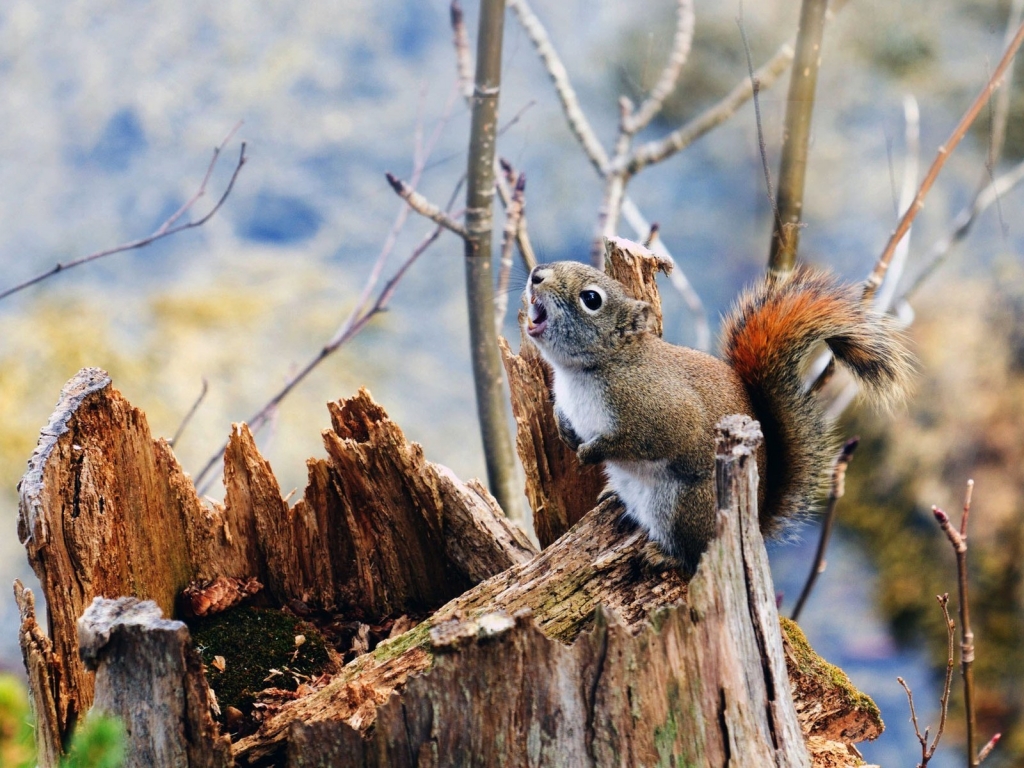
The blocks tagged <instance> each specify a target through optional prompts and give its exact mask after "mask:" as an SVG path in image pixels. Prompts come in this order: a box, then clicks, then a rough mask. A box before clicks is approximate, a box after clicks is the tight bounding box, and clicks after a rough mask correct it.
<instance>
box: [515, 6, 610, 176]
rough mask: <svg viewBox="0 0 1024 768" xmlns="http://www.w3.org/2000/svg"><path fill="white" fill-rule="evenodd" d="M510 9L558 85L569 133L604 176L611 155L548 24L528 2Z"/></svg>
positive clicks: (556, 89)
mask: <svg viewBox="0 0 1024 768" xmlns="http://www.w3.org/2000/svg"><path fill="white" fill-rule="evenodd" d="M508 7H509V8H511V9H512V12H513V13H515V15H516V18H518V19H519V23H520V24H521V25H522V27H523V30H525V32H526V35H527V37H529V38H530V42H532V43H533V47H534V48H536V49H537V55H539V56H540V58H541V61H542V62H543V63H544V67H545V69H546V70H547V73H548V76H549V77H550V78H551V82H552V83H554V86H555V93H556V94H557V95H558V100H559V101H560V102H561V103H562V111H563V112H564V113H565V118H566V120H567V121H568V123H569V130H571V131H572V133H573V135H574V136H575V137H576V139H577V141H579V143H580V146H582V147H583V151H584V152H585V153H586V155H587V157H588V158H589V160H590V162H591V163H592V164H593V166H594V167H595V168H596V169H597V171H598V173H600V174H601V175H602V176H603V175H604V172H605V167H606V166H607V165H608V153H607V152H605V149H604V147H603V146H602V145H601V140H600V139H598V138H597V134H596V133H595V132H594V128H593V126H591V124H590V121H589V120H588V119H587V116H586V115H585V114H583V110H582V109H581V108H580V101H579V98H578V97H577V96H576V89H575V88H573V87H572V83H571V82H570V80H569V73H568V72H567V71H566V69H565V64H563V63H562V59H561V57H559V55H558V51H556V50H555V46H554V45H553V44H552V43H551V38H550V37H549V36H548V33H547V30H546V29H544V25H543V24H541V22H540V19H538V18H537V14H535V13H534V12H533V9H532V8H531V7H530V5H529V3H528V2H527V1H526V0H508Z"/></svg>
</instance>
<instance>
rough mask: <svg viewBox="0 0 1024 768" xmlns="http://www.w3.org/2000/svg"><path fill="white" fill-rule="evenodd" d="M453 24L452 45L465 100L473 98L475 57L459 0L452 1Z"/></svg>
mask: <svg viewBox="0 0 1024 768" xmlns="http://www.w3.org/2000/svg"><path fill="white" fill-rule="evenodd" d="M449 12H450V14H451V22H452V44H453V45H454V47H455V69H456V71H457V72H458V74H459V92H460V93H461V94H462V96H463V98H465V99H467V100H468V99H470V98H472V97H473V55H472V53H470V50H469V35H468V34H467V33H466V21H465V18H464V16H463V13H462V5H461V4H460V3H459V0H452V4H451V7H450V9H449Z"/></svg>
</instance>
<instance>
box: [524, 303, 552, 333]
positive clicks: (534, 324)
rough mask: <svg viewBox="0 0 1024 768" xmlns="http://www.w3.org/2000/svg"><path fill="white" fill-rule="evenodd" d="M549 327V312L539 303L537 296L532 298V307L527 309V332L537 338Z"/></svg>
mask: <svg viewBox="0 0 1024 768" xmlns="http://www.w3.org/2000/svg"><path fill="white" fill-rule="evenodd" d="M547 327H548V311H547V310H546V309H544V305H543V304H541V303H540V302H539V301H537V297H536V296H531V297H530V305H529V306H528V307H527V309H526V332H527V333H528V334H530V336H532V337H533V338H537V337H538V336H540V335H541V334H542V333H544V329H545V328H547Z"/></svg>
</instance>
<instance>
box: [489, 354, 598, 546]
mask: <svg viewBox="0 0 1024 768" xmlns="http://www.w3.org/2000/svg"><path fill="white" fill-rule="evenodd" d="M498 343H499V345H500V349H501V356H502V360H503V362H504V364H505V372H506V374H507V375H508V381H509V389H510V390H511V394H512V414H513V415H514V416H515V420H516V452H517V453H518V454H519V459H520V461H522V463H523V469H524V471H525V473H526V497H527V500H528V501H529V504H530V508H531V509H532V510H533V528H534V531H535V532H536V534H537V540H538V541H540V544H541V546H542V547H547V546H549V545H550V544H551V543H552V542H553V541H555V539H557V538H558V537H559V536H561V535H562V534H563V533H565V532H566V531H567V530H569V528H571V527H572V526H573V525H575V524H576V522H577V521H578V520H579V519H580V518H581V517H583V515H585V514H586V513H587V512H588V511H590V510H591V509H593V507H594V505H595V504H596V503H597V497H598V494H600V492H601V489H602V488H603V487H604V475H603V473H602V471H601V468H600V467H597V466H586V467H584V466H581V465H580V463H579V461H577V459H576V453H575V452H574V451H573V450H571V449H570V448H569V446H567V445H566V444H565V443H564V442H563V441H562V439H561V438H560V437H559V436H558V427H557V424H556V422H555V412H554V406H553V401H552V396H551V389H550V386H551V381H550V379H551V371H550V369H549V368H548V367H547V364H546V363H545V362H544V361H543V360H542V359H541V356H540V353H539V352H538V351H537V348H536V347H535V346H534V345H533V342H531V341H529V339H527V338H526V336H523V338H522V340H521V342H520V348H519V354H518V355H515V354H513V353H512V351H511V350H510V349H509V346H508V342H507V341H505V339H499V341H498Z"/></svg>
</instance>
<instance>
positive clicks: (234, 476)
mask: <svg viewBox="0 0 1024 768" xmlns="http://www.w3.org/2000/svg"><path fill="white" fill-rule="evenodd" d="M331 415H332V421H333V424H334V427H335V428H334V429H332V430H327V431H325V432H324V441H325V444H326V445H327V449H328V455H329V458H328V459H327V460H311V461H310V462H309V468H310V486H309V488H308V489H307V493H306V498H305V499H304V500H303V501H302V502H300V503H299V504H297V505H296V506H295V507H294V508H292V509H289V508H288V505H287V504H286V503H285V502H284V501H283V499H282V498H281V493H280V490H279V486H278V483H277V480H276V479H275V478H274V476H273V473H272V471H271V469H270V465H269V463H268V462H267V461H266V460H265V459H264V458H263V457H262V456H261V455H260V454H259V451H258V450H257V449H256V445H255V442H254V441H253V439H252V433H251V432H250V431H249V429H248V427H246V426H245V425H241V426H238V427H236V428H235V429H234V430H233V431H232V435H231V440H230V443H229V446H228V450H227V452H226V454H225V470H224V475H225V488H226V497H225V503H224V505H214V506H213V507H207V506H204V505H203V504H202V503H201V502H200V500H199V498H198V496H197V495H196V492H195V489H194V488H193V486H192V483H191V481H190V480H189V478H188V477H187V475H185V474H184V472H183V471H182V470H181V467H180V466H179V465H178V463H177V460H176V459H175V458H174V455H173V453H172V452H171V450H170V448H169V447H168V446H167V443H166V441H164V440H162V439H158V440H154V439H153V438H152V436H151V435H150V432H149V428H148V426H147V423H146V417H145V414H143V413H142V412H141V411H139V410H137V409H135V408H133V407H132V406H131V405H129V404H128V403H127V402H126V401H125V399H124V398H123V397H122V396H121V394H120V393H119V392H117V391H116V390H115V389H113V387H112V386H111V384H110V378H109V377H108V376H107V375H106V373H104V372H103V371H101V370H99V369H95V368H89V369H84V370H83V371H81V372H80V373H79V374H78V375H77V376H75V378H73V379H72V380H71V381H70V382H69V383H68V385H67V386H66V387H65V388H64V390H63V392H62V394H61V399H60V402H59V403H58V405H57V409H56V411H55V412H54V415H53V417H52V418H51V420H50V424H49V425H48V426H47V427H46V429H44V430H43V432H42V435H41V437H40V441H39V446H38V448H37V449H36V451H35V453H34V454H33V456H32V458H31V460H30V462H29V469H28V472H27V473H26V474H25V476H24V478H23V479H22V481H21V485H20V490H21V500H20V511H19V521H18V532H19V536H20V538H21V540H22V542H23V543H24V544H25V548H26V550H27V552H28V556H29V561H30V562H31V564H32V567H33V569H34V570H35V572H36V574H37V576H38V577H39V580H40V582H41V584H42V587H43V592H44V595H45V597H46V601H47V608H48V618H49V627H48V628H49V638H50V639H49V640H48V639H47V638H46V636H45V635H43V633H42V632H41V631H40V630H39V628H38V625H37V624H36V620H35V612H34V603H33V601H32V597H31V592H29V591H27V590H23V589H19V590H18V603H19V606H21V612H22V633H21V634H22V647H23V651H24V654H25V658H26V665H27V668H28V669H29V673H30V680H31V683H32V685H31V689H32V696H33V700H34V705H35V707H36V711H37V712H39V713H41V714H40V726H39V727H38V728H37V729H36V736H37V744H38V749H39V754H40V756H41V757H40V760H41V764H43V765H56V759H57V758H59V756H60V755H61V754H62V745H63V744H66V743H67V740H68V737H69V736H70V733H71V731H72V729H73V728H74V726H75V724H76V723H77V722H78V720H79V719H80V718H81V717H83V716H84V715H85V713H86V712H87V711H88V710H89V708H90V706H91V705H92V702H93V693H94V682H93V677H92V675H91V674H90V673H88V671H87V670H86V669H85V666H84V665H83V663H82V660H81V658H80V657H79V652H78V635H77V631H76V621H77V620H78V618H79V617H80V616H81V615H82V614H83V613H84V612H85V609H86V608H87V607H88V606H89V604H90V603H91V602H92V600H93V598H94V597H108V598H116V597H121V596H130V597H137V598H140V599H150V600H153V601H154V602H155V603H156V604H157V606H158V607H159V608H160V610H161V611H162V612H163V614H164V615H166V616H173V615H175V609H176V598H177V597H178V595H179V594H180V593H181V592H182V590H183V589H184V588H185V587H186V586H187V585H189V584H190V583H193V582H199V583H208V584H210V585H212V584H217V583H218V579H228V580H229V581H227V582H224V581H221V582H219V583H221V584H223V583H228V584H231V583H235V584H242V585H245V586H243V587H242V588H243V590H246V591H249V590H251V591H256V588H255V584H256V583H259V584H263V585H265V586H266V589H265V590H263V592H262V593H261V594H260V597H261V598H262V599H263V600H264V601H266V602H269V603H271V604H274V605H279V606H280V605H286V604H288V603H289V602H290V601H298V602H300V603H302V604H304V605H308V606H310V607H312V608H319V609H324V610H352V611H358V612H360V615H361V618H363V619H364V620H366V621H374V620H377V619H382V618H384V617H386V616H388V615H389V614H391V613H397V612H406V611H408V612H412V611H418V612H421V613H423V612H426V611H429V610H433V609H435V608H437V607H439V606H440V605H442V604H443V603H444V602H446V601H447V600H450V599H451V598H453V597H455V596H457V595H459V594H461V593H462V592H464V591H465V590H466V589H467V588H469V587H470V586H472V585H474V584H476V583H478V582H480V581H481V580H483V579H485V578H487V577H489V576H491V575H493V574H495V573H498V572H500V571H502V570H505V569H507V568H508V567H509V566H511V565H514V564H516V563H521V562H524V561H525V560H527V559H529V558H530V557H531V556H532V555H533V554H534V552H535V549H534V548H533V546H532V545H531V544H530V542H529V540H528V539H527V538H526V537H525V536H524V535H523V533H522V532H521V531H520V530H519V529H518V528H516V527H515V526H513V525H512V524H511V523H510V522H509V521H508V520H507V519H505V517H504V516H503V515H502V514H501V512H500V510H498V508H497V505H496V504H495V502H494V500H493V499H492V498H491V497H490V496H489V495H488V494H487V492H486V491H485V490H484V489H483V488H482V487H480V485H479V484H476V483H463V482H461V481H460V480H458V479H457V478H456V477H455V476H454V475H453V474H452V473H451V472H450V471H449V470H448V469H446V468H445V467H442V466H440V465H438V464H433V463H431V462H429V461H427V460H426V459H425V458H424V457H423V452H422V450H421V449H420V447H419V446H417V445H415V444H410V443H408V442H407V441H406V440H405V438H404V436H403V435H402V432H401V430H400V429H399V428H398V427H397V425H395V424H394V423H393V422H392V421H390V420H389V419H388V418H387V416H386V414H385V413H384V411H383V409H381V408H380V406H378V405H377V404H376V403H374V402H373V400H372V399H371V398H370V395H369V393H368V392H366V391H361V392H360V393H359V394H358V395H357V396H356V397H354V398H352V399H351V400H348V401H341V402H339V403H335V404H332V405H331ZM416 569H420V570H419V571H417V570H416ZM252 580H255V582H254V581H252Z"/></svg>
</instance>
